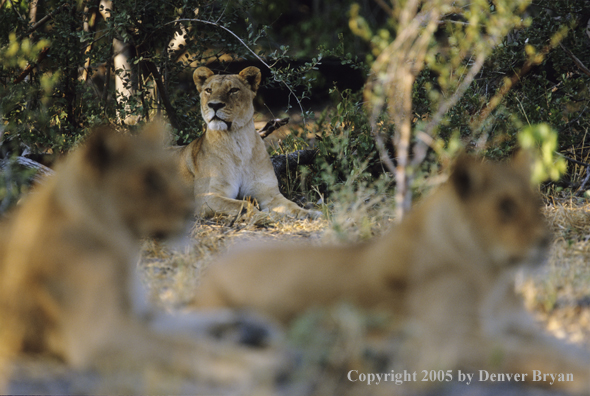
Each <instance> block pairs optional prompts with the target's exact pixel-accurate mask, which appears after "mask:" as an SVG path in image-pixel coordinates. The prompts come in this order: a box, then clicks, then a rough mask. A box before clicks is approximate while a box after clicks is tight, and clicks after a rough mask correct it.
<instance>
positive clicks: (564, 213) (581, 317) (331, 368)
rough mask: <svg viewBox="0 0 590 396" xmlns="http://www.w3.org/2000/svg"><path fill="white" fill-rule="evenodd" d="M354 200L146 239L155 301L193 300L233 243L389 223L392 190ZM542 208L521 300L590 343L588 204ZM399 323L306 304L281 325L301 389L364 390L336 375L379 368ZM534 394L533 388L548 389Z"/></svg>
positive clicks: (343, 236) (366, 231)
mask: <svg viewBox="0 0 590 396" xmlns="http://www.w3.org/2000/svg"><path fill="white" fill-rule="evenodd" d="M349 198H352V197H349ZM354 199H355V200H353V201H352V202H357V204H354V203H353V204H348V205H345V204H340V205H338V206H334V207H332V208H331V209H332V210H333V214H332V215H331V218H330V220H316V221H309V220H269V221H268V222H266V223H265V224H263V225H255V224H252V223H248V222H247V221H241V222H236V223H232V220H233V219H229V218H224V217H217V218H215V219H213V220H207V221H204V220H203V221H199V222H198V223H197V224H196V226H195V227H194V229H193V231H192V234H191V239H190V241H189V243H188V245H186V246H185V247H184V248H182V249H171V248H166V247H162V246H158V245H155V244H153V243H149V242H146V246H145V250H144V256H145V259H144V268H145V269H146V280H147V281H148V284H150V286H151V288H152V291H153V296H154V299H155V300H156V301H158V303H159V304H162V305H164V306H168V307H171V306H172V307H179V306H183V305H184V304H186V303H187V302H189V301H190V300H191V297H192V293H193V291H194V290H195V288H196V287H198V282H199V277H200V276H201V274H202V272H203V271H204V270H206V268H207V266H208V265H209V263H210V262H211V260H212V259H213V258H214V257H215V256H216V255H218V254H220V253H222V252H223V251H225V250H227V249H228V248H231V247H232V246H234V245H236V244H244V243H246V244H247V243H251V242H252V241H257V245H260V243H261V241H262V243H273V242H274V241H278V240H306V241H308V242H310V243H313V244H318V245H321V244H332V243H337V242H341V241H347V242H353V241H359V240H365V239H367V238H369V237H371V236H375V235H378V234H381V233H382V232H384V231H385V230H387V229H388V228H389V227H390V225H391V223H392V221H391V219H392V210H391V207H392V205H391V197H386V198H385V199H377V198H376V197H375V196H371V195H370V194H368V193H367V191H365V192H359V193H357V195H356V196H355V197H354ZM348 202H351V201H348ZM359 202H360V203H359ZM545 215H546V217H547V221H548V224H549V226H550V227H551V229H552V230H553V232H554V235H555V240H554V243H553V246H552V248H551V253H550V258H549V262H548V263H547V265H546V266H545V267H543V268H542V269H541V270H538V271H537V272H535V273H533V274H528V275H527V278H526V282H525V283H524V287H523V294H524V296H525V301H526V303H527V306H529V308H530V309H531V310H532V311H534V312H535V313H536V315H537V316H538V318H539V320H540V321H541V322H542V323H544V324H545V326H546V327H547V329H548V330H549V331H550V332H552V333H553V334H555V335H556V336H557V337H560V338H566V339H568V340H570V341H571V342H575V343H581V344H584V345H585V346H586V347H589V348H590V264H589V263H590V204H588V203H587V202H585V201H576V200H574V199H552V200H549V203H548V205H547V206H546V208H545ZM395 323H396V321H395V318H391V317H385V316H375V315H373V314H368V313H366V312H362V311H360V310H357V309H355V308H354V307H350V306H348V305H337V306H335V307H330V308H326V309H324V310H312V311H310V312H307V313H306V314H304V315H302V316H301V317H300V318H299V319H298V320H297V321H295V323H294V324H293V325H292V326H291V328H290V329H288V331H287V333H288V337H287V338H288V340H289V341H290V343H291V344H292V345H294V346H295V347H296V348H297V349H298V350H299V353H300V354H301V356H300V360H301V362H302V364H300V365H299V366H300V368H299V369H298V370H297V371H296V372H295V373H294V377H293V378H292V380H293V381H294V382H295V383H298V384H299V385H297V386H304V387H305V388H306V389H307V390H306V391H305V392H304V394H310V395H311V394H317V395H320V394H334V395H335V394H338V395H345V394H350V395H353V394H363V392H366V390H367V388H366V387H360V388H359V389H357V387H355V386H353V385H352V384H351V383H350V382H348V381H347V380H346V378H344V377H343V374H342V373H346V372H348V370H350V369H351V368H354V369H358V370H359V372H361V371H364V372H380V371H383V370H385V369H386V366H387V364H388V363H389V362H390V358H391V356H394V355H395V353H396V352H395V351H396V349H397V348H398V345H397V342H398V341H396V337H391V335H392V334H396V333H397V331H398V330H399V329H397V328H396V327H395ZM384 334H387V335H388V336H387V337H384V336H383V335H384ZM301 384H304V385H301ZM311 389H313V391H311ZM382 390H383V391H385V392H388V391H390V390H391V389H388V390H386V389H382ZM482 392H484V394H485V391H482ZM514 392H516V393H515V394H517V393H518V392H519V390H514ZM535 392H537V391H535ZM535 392H533V393H530V394H535V395H536V394H544V393H542V391H540V390H539V391H538V393H535ZM452 393H453V391H451V393H450V394H452Z"/></svg>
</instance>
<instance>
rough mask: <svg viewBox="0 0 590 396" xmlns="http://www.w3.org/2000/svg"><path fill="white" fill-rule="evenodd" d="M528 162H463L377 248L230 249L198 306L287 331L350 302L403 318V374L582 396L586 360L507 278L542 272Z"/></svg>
mask: <svg viewBox="0 0 590 396" xmlns="http://www.w3.org/2000/svg"><path fill="white" fill-rule="evenodd" d="M526 157H527V156H526V155H525V154H521V155H519V156H517V158H516V159H515V160H513V161H512V162H508V163H489V162H488V163H485V162H482V161H481V160H478V159H475V158H473V157H470V156H467V155H462V156H460V157H459V158H458V159H457V161H456V163H455V166H454V170H453V172H452V174H451V175H450V179H449V181H448V182H447V183H445V184H444V185H443V186H441V188H439V189H438V191H437V192H435V193H434V194H433V195H432V196H430V197H429V198H426V199H425V200H424V202H422V203H421V204H419V205H418V206H417V207H416V208H415V210H413V211H411V212H410V213H409V215H408V216H407V217H406V218H404V220H403V221H402V223H401V224H400V225H398V226H396V227H394V228H393V230H392V231H390V232H389V233H388V234H386V235H384V236H383V237H381V238H379V239H377V240H376V241H374V242H370V243H366V244H360V245H352V246H351V245H348V246H320V247H318V246H301V245H283V246H280V245H279V246H275V247H271V248H259V249H256V250H253V249H250V250H238V251H235V252H233V253H231V252H230V253H229V254H228V255H226V256H225V257H224V258H222V259H220V260H219V261H218V262H217V263H213V264H211V266H210V267H209V269H208V271H207V272H206V273H205V275H204V276H203V279H202V281H201V284H200V286H199V287H198V289H197V293H196V297H195V305H196V306H199V307H236V308H251V309H254V310H257V311H259V312H262V313H265V314H267V315H269V316H273V317H275V318H278V319H280V320H282V321H283V322H289V321H290V320H291V319H292V318H294V317H295V316H296V315H297V314H300V313H301V312H303V311H304V310H306V309H307V308H309V307H312V306H315V305H326V304H331V303H334V302H336V301H339V300H347V301H350V302H353V303H355V304H358V305H360V306H362V307H365V308H369V309H372V308H381V309H384V310H388V311H390V312H391V311H394V312H396V313H400V314H401V315H402V316H401V317H402V318H405V319H404V322H403V328H405V330H406V331H405V333H407V336H406V337H405V342H404V343H403V347H402V353H401V354H400V356H399V359H397V357H396V364H397V363H398V364H399V366H401V367H402V368H403V369H406V368H407V369H409V370H417V371H421V370H455V369H467V370H471V372H476V373H477V370H480V369H482V370H483V369H485V370H490V371H492V370H493V372H498V373H527V377H525V379H526V380H527V381H534V380H535V378H533V374H534V372H533V370H540V371H541V372H542V373H554V374H557V373H566V374H567V373H572V374H573V378H574V380H573V381H571V382H556V383H555V384H554V386H562V387H563V388H567V389H569V390H573V391H577V392H585V393H586V394H589V393H590V383H589V381H590V376H589V373H590V371H589V370H590V355H589V354H588V353H587V352H586V351H583V350H577V349H576V348H574V347H573V346H569V345H566V344H565V343H563V342H560V341H558V340H557V339H554V338H552V337H550V336H548V335H546V334H544V333H543V332H542V331H541V330H540V329H538V326H537V325H536V324H535V323H534V320H533V318H532V317H531V315H530V314H529V313H528V312H527V311H526V310H525V308H524V305H523V302H522V301H521V298H520V297H519V296H518V295H517V294H516V292H515V287H514V272H515V270H516V269H517V268H519V267H521V266H522V265H523V264H526V263H528V264H532V265H539V264H540V263H543V262H544V261H545V260H544V259H545V256H546V251H547V246H548V244H549V241H550V238H549V233H548V231H547V229H546V225H545V222H544V219H543V217H542V215H541V213H540V198H539V197H538V194H537V193H536V192H534V191H533V189H532V188H531V186H530V161H529V160H528V158H526ZM453 372H454V373H455V374H456V371H453ZM476 375H477V374H476ZM545 379H548V381H547V382H543V380H541V381H539V382H537V383H544V384H549V382H550V381H551V378H545Z"/></svg>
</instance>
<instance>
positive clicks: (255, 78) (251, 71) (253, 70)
mask: <svg viewBox="0 0 590 396" xmlns="http://www.w3.org/2000/svg"><path fill="white" fill-rule="evenodd" d="M238 75H239V76H240V77H242V78H243V79H244V80H246V82H247V83H248V85H250V89H251V90H252V91H253V92H256V91H258V87H259V86H260V80H261V79H262V74H260V69H259V68H257V67H254V66H249V67H247V68H245V69H244V70H242V71H241V72H240V74H238Z"/></svg>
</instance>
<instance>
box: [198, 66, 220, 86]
mask: <svg viewBox="0 0 590 396" xmlns="http://www.w3.org/2000/svg"><path fill="white" fill-rule="evenodd" d="M213 74H215V73H213V72H212V71H211V69H209V68H208V67H205V66H201V67H199V68H197V70H195V72H194V73H193V81H194V82H195V85H196V86H197V91H199V92H201V90H202V89H203V84H205V81H207V79H208V78H209V77H211V76H212V75H213Z"/></svg>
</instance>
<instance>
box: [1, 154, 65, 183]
mask: <svg viewBox="0 0 590 396" xmlns="http://www.w3.org/2000/svg"><path fill="white" fill-rule="evenodd" d="M11 163H16V164H18V165H21V166H24V167H25V168H28V169H35V170H36V171H37V173H35V175H34V176H33V180H34V181H35V182H37V183H38V182H41V181H43V179H44V178H45V177H47V176H51V175H53V174H54V173H55V172H54V171H53V169H51V168H48V167H47V166H45V165H43V164H40V163H39V162H37V161H33V160H32V159H30V158H27V157H22V156H18V157H16V158H14V159H5V160H2V161H0V170H1V171H4V170H5V169H6V167H7V166H9V165H10V164H11Z"/></svg>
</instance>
